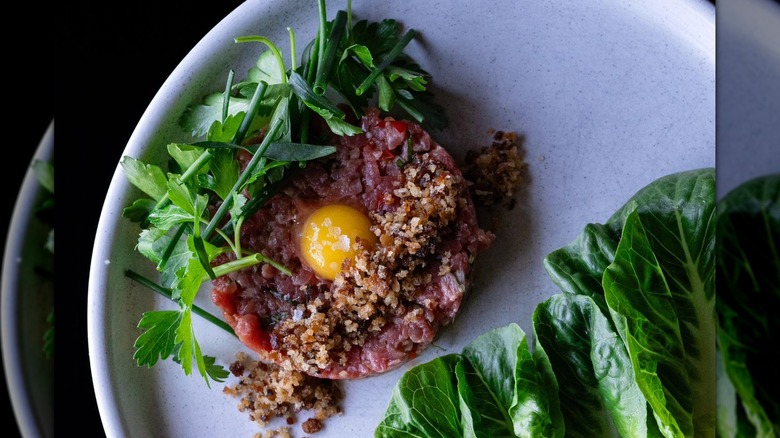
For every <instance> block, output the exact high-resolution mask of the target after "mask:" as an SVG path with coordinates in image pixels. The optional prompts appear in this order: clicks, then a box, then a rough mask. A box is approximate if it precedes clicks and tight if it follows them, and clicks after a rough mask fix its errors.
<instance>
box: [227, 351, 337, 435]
mask: <svg viewBox="0 0 780 438" xmlns="http://www.w3.org/2000/svg"><path fill="white" fill-rule="evenodd" d="M230 371H231V373H233V375H234V376H236V377H238V379H239V380H238V383H236V384H235V385H232V386H230V385H228V386H225V388H224V389H223V392H224V393H225V394H228V395H230V396H233V397H234V398H238V399H239V403H238V410H239V411H240V412H248V413H249V418H250V419H251V420H252V421H254V422H256V423H257V424H259V425H260V426H261V427H264V428H265V427H267V426H269V422H270V421H271V420H273V419H275V418H281V419H283V420H284V421H285V422H286V423H287V425H288V426H282V427H280V428H276V429H270V430H266V431H263V432H262V433H258V434H257V435H255V437H257V438H261V437H262V438H271V437H291V436H293V435H292V434H291V430H290V427H289V426H291V425H293V424H295V423H297V422H298V414H299V413H300V412H302V411H309V412H310V413H311V416H310V417H309V418H307V419H306V420H305V421H302V422H300V425H301V430H302V431H303V433H305V434H314V433H317V432H319V431H320V430H322V429H323V427H324V426H325V424H324V422H325V420H326V419H327V418H330V417H332V416H334V415H341V414H342V410H341V407H340V406H339V402H340V401H341V397H342V391H341V389H340V387H339V383H338V381H335V380H330V379H318V378H316V377H312V376H309V375H307V374H304V373H302V372H300V371H296V370H292V369H288V368H283V367H280V366H278V365H276V364H269V363H265V362H262V361H259V360H254V359H252V358H250V357H249V355H247V354H246V353H244V352H239V353H238V354H237V355H236V361H235V362H233V363H232V364H231V365H230Z"/></svg>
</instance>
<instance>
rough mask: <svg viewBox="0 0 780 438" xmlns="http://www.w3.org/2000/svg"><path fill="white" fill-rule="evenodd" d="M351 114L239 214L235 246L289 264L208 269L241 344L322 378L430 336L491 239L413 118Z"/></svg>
mask: <svg viewBox="0 0 780 438" xmlns="http://www.w3.org/2000/svg"><path fill="white" fill-rule="evenodd" d="M361 124H362V128H363V131H364V133H363V134H360V135H355V136H350V137H333V140H332V142H331V143H332V144H333V145H334V146H336V148H337V151H336V153H335V154H333V155H331V156H329V157H326V158H322V159H319V160H316V161H311V162H308V163H307V166H306V168H305V169H304V170H303V171H301V172H298V173H297V174H296V175H295V176H294V177H293V179H292V180H291V182H290V184H288V185H287V186H286V188H285V189H284V190H283V191H282V192H280V193H279V194H277V195H275V196H274V197H273V198H272V199H271V200H270V201H269V202H268V203H267V204H266V205H265V206H264V207H263V208H262V209H260V210H259V211H258V212H257V213H255V214H254V215H253V216H251V217H249V218H248V219H247V221H246V222H245V223H244V226H243V228H242V231H241V241H242V245H243V246H244V247H245V248H247V249H248V250H251V251H256V252H260V253H263V254H264V255H265V256H267V257H269V258H271V259H273V260H275V261H277V262H278V263H280V264H282V265H284V266H286V267H287V268H288V269H289V270H290V271H291V272H292V275H286V274H284V273H282V272H281V271H279V270H277V269H275V268H274V267H273V266H271V265H259V266H255V267H252V268H247V269H244V270H241V271H237V272H234V273H231V274H229V275H225V276H221V277H218V278H217V279H216V280H214V281H213V289H212V300H213V301H214V303H215V304H216V305H217V306H218V307H219V308H220V309H221V310H222V312H223V314H224V317H225V319H226V321H227V322H228V323H229V324H230V325H231V326H232V327H233V329H234V330H235V332H236V334H237V335H238V336H239V338H240V339H241V341H242V342H243V343H244V344H246V345H247V346H248V347H249V348H251V349H252V350H254V351H256V352H257V353H258V354H259V355H260V357H261V358H263V359H266V360H269V361H272V362H275V363H277V364H279V365H282V366H284V367H288V368H290V369H296V370H299V371H302V372H305V373H307V374H309V375H312V376H316V377H322V378H331V379H352V378H359V377H365V376H370V375H374V374H377V373H382V372H385V371H387V370H390V369H392V368H394V367H397V366H399V365H401V364H402V363H404V362H406V361H407V360H409V359H411V358H413V357H415V356H416V355H417V354H419V353H420V352H421V351H422V350H423V349H425V348H426V347H427V346H428V345H430V344H431V342H432V341H433V340H434V337H435V336H436V334H437V331H438V330H439V329H440V328H441V327H442V326H445V325H448V324H450V323H451V322H452V321H453V319H454V318H455V316H456V314H457V313H458V311H459V309H460V307H461V303H462V301H463V299H464V296H465V294H466V292H467V290H468V288H469V285H470V277H471V273H472V265H473V263H474V259H475V256H476V255H477V254H478V253H479V252H480V251H482V250H484V249H485V248H487V246H488V245H489V244H490V241H491V240H492V238H493V236H492V234H490V233H489V232H486V231H484V230H482V229H480V228H479V226H478V224H477V219H476V213H475V210H474V204H473V202H472V200H471V197H470V195H469V187H468V185H467V183H466V181H465V180H464V178H463V175H462V173H461V171H460V169H459V168H458V166H457V164H456V163H455V161H454V159H453V158H452V156H451V155H450V154H449V153H448V152H447V151H446V150H445V149H444V148H443V147H441V146H440V145H438V144H437V143H436V142H435V141H433V140H432V139H431V137H430V135H429V134H428V133H427V132H425V131H424V130H423V128H422V127H421V126H420V125H418V124H416V123H413V122H408V121H400V120H394V119H393V118H390V117H385V118H382V117H380V115H379V111H377V110H373V109H369V110H367V111H366V113H365V116H364V117H363V119H362V121H361ZM224 257H230V256H227V255H226V256H224Z"/></svg>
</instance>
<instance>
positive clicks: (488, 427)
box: [375, 324, 564, 437]
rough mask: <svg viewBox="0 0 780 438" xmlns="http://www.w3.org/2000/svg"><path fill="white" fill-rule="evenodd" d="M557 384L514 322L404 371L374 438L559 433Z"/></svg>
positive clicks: (541, 354) (541, 356) (539, 353)
mask: <svg viewBox="0 0 780 438" xmlns="http://www.w3.org/2000/svg"><path fill="white" fill-rule="evenodd" d="M557 394H558V387H557V383H556V380H555V376H554V375H553V374H552V369H551V368H550V363H549V361H548V360H547V355H546V354H545V352H544V350H543V349H542V348H541V347H540V346H539V345H537V346H536V348H535V349H534V350H533V351H531V350H530V349H529V346H528V342H527V340H526V335H525V333H524V332H523V330H522V329H521V328H520V327H519V326H517V325H516V324H510V325H508V326H506V327H501V328H498V329H495V330H493V331H490V332H488V333H486V334H484V335H482V336H480V337H478V338H477V339H475V340H474V341H473V342H472V343H471V344H469V345H468V346H466V348H465V349H464V350H463V353H462V354H449V355H445V356H442V357H439V358H437V359H434V360H432V361H430V362H428V363H425V364H422V365H418V366H416V367H414V368H412V369H411V370H409V371H407V372H406V373H405V374H404V375H403V377H401V379H400V380H399V382H398V383H397V384H396V386H395V388H394V389H393V392H392V396H391V400H390V404H389V406H388V408H387V411H386V412H385V415H384V418H383V420H382V422H381V423H380V425H379V427H378V428H377V429H376V431H375V436H376V437H391V436H392V437H398V436H402V437H403V436H405V437H419V436H441V437H460V436H463V437H515V436H519V437H520V436H521V437H526V436H528V437H531V436H544V437H562V436H563V432H564V430H563V421H562V418H561V411H560V406H559V403H558V396H557Z"/></svg>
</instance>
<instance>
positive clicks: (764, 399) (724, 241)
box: [717, 174, 780, 437]
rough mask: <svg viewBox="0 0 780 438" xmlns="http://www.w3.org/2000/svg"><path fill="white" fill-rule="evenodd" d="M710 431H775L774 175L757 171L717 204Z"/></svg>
mask: <svg viewBox="0 0 780 438" xmlns="http://www.w3.org/2000/svg"><path fill="white" fill-rule="evenodd" d="M717 235H718V247H717V248H718V274H717V275H718V278H717V283H718V300H717V307H718V320H719V326H718V347H719V353H720V355H719V360H720V363H719V365H721V369H720V371H721V373H720V374H719V376H718V377H719V387H720V388H722V389H721V390H719V391H718V405H719V410H718V435H719V436H723V437H743V436H757V437H778V436H780V397H778V393H777V390H776V389H773V388H776V386H777V385H776V384H775V377H776V373H777V372H776V370H775V368H776V366H775V363H774V362H773V361H772V360H768V359H767V357H768V356H770V357H771V356H775V357H776V356H777V355H776V354H775V355H772V354H771V352H772V350H774V352H777V346H778V345H780V341H778V333H780V317H778V314H777V312H778V309H780V174H772V175H766V176H761V177H757V178H755V179H752V180H750V181H747V182H745V183H743V184H742V185H740V186H739V187H737V188H735V189H734V190H732V191H731V192H729V193H728V194H726V195H725V196H724V197H723V198H722V199H721V201H720V203H719V204H718V232H717Z"/></svg>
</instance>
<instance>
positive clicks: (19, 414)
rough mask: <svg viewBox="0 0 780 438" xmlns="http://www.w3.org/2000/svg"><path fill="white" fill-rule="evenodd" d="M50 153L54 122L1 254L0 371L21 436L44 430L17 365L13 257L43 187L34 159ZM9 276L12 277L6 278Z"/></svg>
mask: <svg viewBox="0 0 780 438" xmlns="http://www.w3.org/2000/svg"><path fill="white" fill-rule="evenodd" d="M53 151H54V120H52V121H50V122H49V124H48V126H47V127H46V130H45V131H44V134H43V136H42V137H41V139H40V142H39V143H38V145H37V146H36V149H35V153H34V155H33V157H32V158H31V159H30V162H29V163H28V168H27V170H26V171H25V175H24V178H23V179H22V185H21V188H20V190H19V194H18V195H17V198H16V201H15V203H14V209H13V213H12V214H11V221H10V223H9V227H8V230H7V231H8V234H7V240H6V242H5V248H4V252H3V271H2V272H3V278H2V298H1V299H2V301H1V302H0V309H2V310H1V312H2V313H1V314H0V326H1V327H2V328H1V329H0V331H2V337H1V340H2V342H0V344H2V352H3V371H4V372H5V379H6V385H7V387H8V393H9V397H10V399H11V405H12V408H13V413H14V418H15V419H16V423H17V426H18V427H19V431H20V432H21V434H22V436H35V437H38V436H42V435H43V431H42V430H43V429H44V428H45V427H44V425H43V424H42V422H44V421H45V420H46V419H43V418H38V413H37V412H35V407H34V405H33V402H32V399H31V397H30V395H29V393H28V391H27V388H26V385H25V379H24V376H25V370H24V368H23V367H22V363H21V359H20V357H21V355H22V353H21V351H20V348H19V345H18V342H17V340H18V338H19V331H18V330H17V325H18V324H17V321H18V318H17V316H18V315H17V313H16V312H15V311H14V310H15V309H16V308H17V307H18V304H19V300H18V298H19V293H18V292H19V291H18V275H16V274H18V268H17V266H18V261H17V258H18V257H19V254H20V253H21V252H22V250H23V248H24V240H25V239H24V238H25V237H26V235H27V230H28V225H29V221H30V219H31V218H32V217H33V214H34V213H33V211H34V207H35V205H34V201H35V199H36V198H37V197H38V196H39V195H40V194H41V193H42V191H43V188H42V187H41V185H40V184H39V183H38V180H37V178H36V176H35V172H34V171H33V169H32V163H33V161H34V160H49V159H51V158H52V156H53ZM9 273H12V274H13V275H9Z"/></svg>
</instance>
